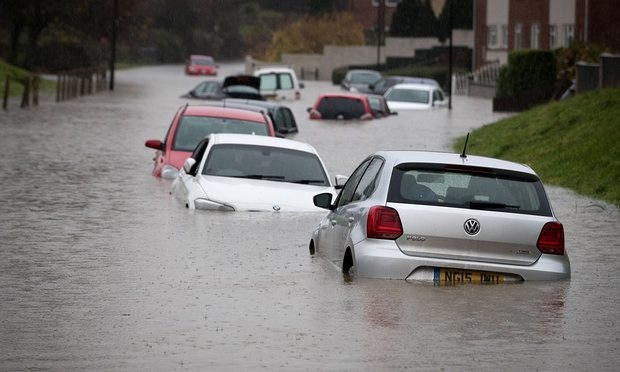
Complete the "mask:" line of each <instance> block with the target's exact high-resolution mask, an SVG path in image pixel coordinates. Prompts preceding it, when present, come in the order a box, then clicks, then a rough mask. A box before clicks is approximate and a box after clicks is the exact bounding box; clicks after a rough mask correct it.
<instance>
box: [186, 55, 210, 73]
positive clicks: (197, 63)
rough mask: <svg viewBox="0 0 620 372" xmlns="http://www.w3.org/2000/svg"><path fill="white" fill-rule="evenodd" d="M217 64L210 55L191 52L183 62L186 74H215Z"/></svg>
mask: <svg viewBox="0 0 620 372" xmlns="http://www.w3.org/2000/svg"><path fill="white" fill-rule="evenodd" d="M217 69H218V65H217V64H216V63H215V61H214V60H213V57H211V56H204V55H200V54H192V55H191V56H189V58H188V59H187V62H186V63H185V73H186V74H187V75H210V76H215V75H217Z"/></svg>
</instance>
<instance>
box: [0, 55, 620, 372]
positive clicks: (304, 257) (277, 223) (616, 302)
mask: <svg viewBox="0 0 620 372" xmlns="http://www.w3.org/2000/svg"><path fill="white" fill-rule="evenodd" d="M241 68H242V66H241V65H240V64H224V65H223V66H222V72H221V76H225V75H227V74H232V73H236V72H241ZM182 71H183V70H182V66H158V67H145V68H139V69H134V70H128V71H119V72H117V82H116V90H115V92H113V93H112V92H104V93H100V94H97V95H93V96H87V97H82V98H80V99H77V100H74V101H68V102H63V103H58V104H57V103H54V102H52V101H51V99H49V98H48V99H47V100H46V99H45V98H43V99H42V102H41V104H40V106H38V107H36V108H31V109H27V110H21V109H19V108H16V107H10V108H9V110H8V111H7V112H0V146H1V148H2V149H3V154H4V156H3V159H2V161H1V162H0V288H1V291H0V370H2V371H14V370H15V371H26V370H63V371H66V370H150V371H171V370H241V369H249V368H252V369H257V370H367V371H379V370H433V371H435V370H453V371H463V370H498V369H507V370H597V371H599V370H609V371H612V370H618V369H620V340H619V337H620V320H619V319H618V315H619V312H620V311H619V309H620V290H619V289H618V283H617V281H616V280H617V277H618V274H617V273H618V272H620V240H619V237H620V233H619V231H620V228H619V227H620V214H619V213H618V209H617V208H615V207H613V206H610V205H608V204H605V203H603V202H601V201H597V200H591V199H589V198H585V197H582V196H579V195H577V194H575V193H573V192H571V191H569V190H565V189H562V188H557V187H548V192H549V194H550V198H551V202H552V204H553V207H554V209H555V211H556V214H557V215H558V217H559V218H560V220H561V221H562V222H563V224H564V228H565V232H566V245H567V250H568V252H569V254H570V259H571V265H572V279H571V280H569V281H562V282H548V283H547V282H543V283H530V282H528V283H520V284H510V285H498V286H473V285H467V286H455V287H435V286H433V285H431V284H424V283H407V282H405V281H390V280H365V279H359V278H354V279H353V280H352V281H347V280H344V278H343V276H342V275H341V274H340V273H339V272H338V270H337V269H336V267H335V266H334V265H333V264H332V263H330V262H327V261H326V260H324V259H323V258H321V257H320V256H318V257H311V256H310V255H309V254H308V247H307V245H308V241H309V237H310V233H311V231H312V230H313V229H314V227H315V226H316V225H317V224H318V221H319V220H320V218H321V216H322V213H309V214H285V213H282V214H276V213H274V214H271V213H205V212H201V211H189V210H186V209H185V208H184V207H183V206H181V205H178V204H176V203H175V202H174V200H173V199H172V198H171V197H170V195H169V189H170V182H169V181H166V180H160V179H156V178H154V177H152V176H151V175H150V171H151V166H152V160H151V159H152V157H153V150H150V149H147V148H146V147H144V141H145V140H146V139H163V137H164V134H165V131H166V130H167V128H168V125H169V122H170V120H171V119H172V116H173V114H174V112H175V110H176V109H177V108H178V107H179V106H180V105H181V104H183V103H184V102H185V101H184V100H182V99H179V98H178V96H179V95H181V94H183V93H185V92H187V91H189V90H190V89H191V88H192V87H193V86H194V85H196V84H197V83H198V82H200V81H201V79H202V78H196V77H186V76H184V75H183V73H182ZM337 89H338V88H337V87H335V86H332V85H331V84H329V83H327V82H311V81H310V82H306V88H305V89H304V90H303V91H302V96H303V99H302V100H301V101H297V102H294V103H292V104H290V106H291V107H292V108H293V110H294V112H295V114H296V118H297V120H298V122H299V123H298V124H299V129H300V132H299V134H297V135H295V136H293V138H294V139H298V140H301V141H305V142H309V143H311V144H313V145H314V146H315V147H316V148H317V149H318V151H319V153H320V154H321V155H322V157H323V160H324V161H325V162H326V165H327V167H328V170H329V171H330V173H331V176H332V177H333V176H334V175H335V174H349V173H350V172H351V171H352V170H353V169H354V168H355V166H356V165H357V164H358V163H359V162H360V161H361V160H362V159H363V158H364V157H365V156H366V155H368V154H369V153H371V152H373V151H375V150H378V149H428V150H450V146H451V143H452V140H453V139H454V138H456V137H457V136H460V135H464V134H465V133H466V132H467V131H468V130H470V129H472V128H476V127H479V126H481V125H483V124H486V123H490V122H493V121H496V120H498V119H500V118H501V117H503V116H502V115H500V114H493V113H492V112H491V103H490V101H488V100H482V99H474V98H467V97H460V96H456V97H454V101H453V105H454V109H453V110H452V111H448V110H436V111H428V112H410V113H405V112H403V113H401V114H400V115H398V116H393V117H390V118H387V119H382V120H376V121H371V122H349V123H342V122H320V121H309V120H307V119H306V117H307V114H306V108H307V107H309V106H311V105H312V103H313V102H314V99H315V98H316V97H317V96H318V94H319V93H321V92H323V91H328V90H337Z"/></svg>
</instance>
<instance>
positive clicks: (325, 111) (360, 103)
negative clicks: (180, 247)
mask: <svg viewBox="0 0 620 372" xmlns="http://www.w3.org/2000/svg"><path fill="white" fill-rule="evenodd" d="M308 113H309V114H310V119H323V120H335V119H337V120H351V119H359V120H371V119H373V118H374V117H375V115H374V113H373V110H372V107H371V106H370V102H369V101H368V97H367V96H366V95H365V94H361V93H350V92H341V93H323V94H321V95H320V96H319V97H318V98H317V100H316V101H315V103H314V106H313V107H310V108H308Z"/></svg>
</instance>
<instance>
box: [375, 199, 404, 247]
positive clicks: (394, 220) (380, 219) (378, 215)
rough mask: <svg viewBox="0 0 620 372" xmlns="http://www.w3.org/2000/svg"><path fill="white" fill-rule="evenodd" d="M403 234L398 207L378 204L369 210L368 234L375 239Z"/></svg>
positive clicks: (394, 237) (391, 237)
mask: <svg viewBox="0 0 620 372" xmlns="http://www.w3.org/2000/svg"><path fill="white" fill-rule="evenodd" d="M402 234H403V227H402V225H401V223H400V216H399V215H398V212H396V209H394V208H389V207H384V206H380V205H376V206H374V207H372V208H370V211H369V212H368V221H367V223H366V235H367V236H368V237H369V238H374V239H396V238H398V237H399V236H401V235H402Z"/></svg>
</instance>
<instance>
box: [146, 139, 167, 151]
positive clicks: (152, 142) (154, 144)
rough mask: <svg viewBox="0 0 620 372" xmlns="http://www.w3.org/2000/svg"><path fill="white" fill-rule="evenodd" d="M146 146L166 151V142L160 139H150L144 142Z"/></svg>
mask: <svg viewBox="0 0 620 372" xmlns="http://www.w3.org/2000/svg"><path fill="white" fill-rule="evenodd" d="M144 146H146V147H148V148H150V149H154V150H160V151H164V144H163V143H162V142H161V141H160V140H148V141H146V142H144Z"/></svg>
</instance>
